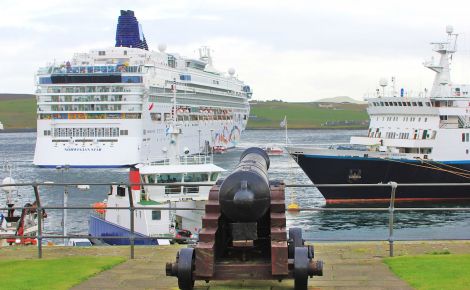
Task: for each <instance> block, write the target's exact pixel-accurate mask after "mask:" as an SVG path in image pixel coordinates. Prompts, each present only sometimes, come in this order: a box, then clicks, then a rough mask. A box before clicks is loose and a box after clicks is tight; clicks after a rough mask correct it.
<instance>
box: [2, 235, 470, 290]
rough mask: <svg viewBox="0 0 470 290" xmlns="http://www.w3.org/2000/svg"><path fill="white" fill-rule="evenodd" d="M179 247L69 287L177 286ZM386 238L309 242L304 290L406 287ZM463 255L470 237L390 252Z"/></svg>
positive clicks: (18, 253)
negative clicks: (312, 270)
mask: <svg viewBox="0 0 470 290" xmlns="http://www.w3.org/2000/svg"><path fill="white" fill-rule="evenodd" d="M181 247H185V246H183V245H171V246H157V247H155V246H141V247H136V249H135V259H133V260H132V259H129V260H127V261H126V262H124V263H123V264H120V265H118V266H116V267H114V268H112V269H110V270H107V271H105V272H102V273H100V274H98V275H97V276H95V277H92V278H90V279H88V280H87V281H84V282H83V283H81V284H80V285H77V286H75V287H74V288H72V289H75V290H82V289H83V290H84V289H165V290H167V289H178V287H177V285H178V284H177V279H176V278H174V277H167V276H166V275H165V263H166V262H169V261H173V260H174V259H175V255H176V252H177V251H178V249H180V248H181ZM388 249H389V247H388V243H386V242H357V243H318V242H317V243H315V255H316V256H318V258H320V259H322V260H323V261H324V262H325V267H324V276H323V277H314V278H312V279H309V289H374V290H375V289H412V288H411V287H410V286H409V285H407V284H406V283H405V282H404V281H402V280H400V279H399V278H398V277H396V276H395V275H394V274H393V273H392V272H391V271H390V270H389V269H388V267H387V265H385V264H384V263H383V262H382V259H383V258H386V257H388V256H389V252H388ZM443 251H446V252H450V253H452V254H463V253H469V252H470V241H446V242H441V241H432V242H429V241H427V242H396V245H395V256H403V255H420V254H433V253H440V252H443ZM78 255H80V256H83V255H90V256H124V257H128V256H129V247H127V246H103V247H89V248H79V247H61V246H48V247H44V259H47V258H57V257H65V256H78ZM35 256H36V248H35V247H8V248H3V249H2V251H1V252H0V259H12V258H15V259H31V258H35ZM195 289H198V290H222V289H227V290H233V289H251V290H254V289H260V290H267V289H270V290H287V289H293V281H292V280H286V281H283V282H281V283H279V282H278V281H226V282H225V281H224V282H220V281H217V282H215V281H214V282H210V283H208V284H206V283H205V282H204V281H197V282H196V284H195Z"/></svg>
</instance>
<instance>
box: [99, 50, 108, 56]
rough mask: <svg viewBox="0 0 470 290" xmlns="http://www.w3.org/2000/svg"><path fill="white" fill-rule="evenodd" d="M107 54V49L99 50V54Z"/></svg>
mask: <svg viewBox="0 0 470 290" xmlns="http://www.w3.org/2000/svg"><path fill="white" fill-rule="evenodd" d="M105 54H106V51H104V50H100V51H98V55H105Z"/></svg>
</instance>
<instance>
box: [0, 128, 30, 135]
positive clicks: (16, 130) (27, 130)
mask: <svg viewBox="0 0 470 290" xmlns="http://www.w3.org/2000/svg"><path fill="white" fill-rule="evenodd" d="M30 132H36V128H11V129H8V128H7V129H3V130H0V134H2V133H30Z"/></svg>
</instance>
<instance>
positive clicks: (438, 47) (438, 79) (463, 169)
mask: <svg viewBox="0 0 470 290" xmlns="http://www.w3.org/2000/svg"><path fill="white" fill-rule="evenodd" d="M457 36H458V35H457V34H454V33H453V28H452V27H451V26H448V27H447V39H446V40H445V41H443V42H434V43H432V45H433V48H434V51H435V52H437V53H438V54H439V55H440V59H439V62H438V63H436V62H435V61H434V59H431V60H430V61H426V62H424V66H425V67H427V68H429V69H431V70H432V71H434V72H435V73H436V74H435V78H434V83H433V86H432V89H431V90H430V92H428V91H427V90H425V91H424V92H423V93H421V94H420V95H418V96H413V95H411V94H407V93H406V92H405V91H404V89H400V92H399V93H398V92H397V91H396V90H395V84H394V79H392V86H391V88H387V87H388V84H387V80H381V82H380V85H381V86H382V88H383V89H382V90H377V95H376V96H375V97H373V98H369V99H368V108H367V112H368V114H369V117H370V127H369V130H368V132H367V136H357V137H351V140H350V144H351V146H350V148H346V149H345V148H342V149H345V150H340V149H339V148H332V149H330V148H328V149H326V148H304V147H297V146H291V147H289V148H288V151H289V153H290V155H291V156H292V157H293V158H294V159H295V160H296V162H297V163H298V164H299V166H300V167H301V168H302V169H303V171H304V172H305V173H306V174H307V175H308V177H309V178H310V179H311V180H312V182H314V183H317V184H347V183H351V184H362V183H364V184H377V183H388V182H392V181H393V182H397V183H399V184H404V183H467V182H470V95H469V92H470V85H468V84H455V83H452V82H451V78H450V62H451V60H452V55H453V54H454V53H455V52H456V43H457ZM320 192H321V193H322V194H323V196H324V197H325V199H326V202H327V203H335V202H336V203H339V202H357V201H387V200H389V199H390V196H391V189H390V187H384V188H378V187H349V188H344V187H342V188H320ZM396 198H397V200H405V201H406V200H418V201H424V200H451V201H461V200H470V188H469V187H468V186H447V187H445V186H437V185H436V186H426V187H419V186H413V187H411V186H408V187H406V186H402V187H400V186H399V187H398V189H397V191H396Z"/></svg>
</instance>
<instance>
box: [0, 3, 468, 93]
mask: <svg viewBox="0 0 470 290" xmlns="http://www.w3.org/2000/svg"><path fill="white" fill-rule="evenodd" d="M0 3H1V4H2V5H1V7H2V16H1V17H0V55H1V58H2V61H1V62H0V64H1V69H0V92H1V93H32V92H34V90H35V81H34V73H35V71H36V70H37V68H38V67H40V66H44V65H45V64H47V63H48V62H52V61H53V60H54V59H55V60H57V61H63V60H68V59H70V58H71V57H72V55H73V53H74V52H87V51H88V50H90V49H93V48H102V47H109V46H113V45H114V41H115V27H116V23H117V18H118V16H119V13H120V12H119V10H120V9H126V10H127V9H129V10H134V11H135V14H136V16H137V18H138V20H139V22H140V23H141V25H142V28H143V31H144V34H145V37H146V39H147V42H148V44H149V47H150V49H155V50H156V49H157V47H158V44H160V43H165V44H166V45H167V47H168V49H167V51H168V52H177V53H180V54H182V55H184V56H189V57H196V56H197V55H196V50H197V48H198V47H199V46H201V45H208V46H210V47H211V48H212V50H213V58H214V64H215V66H216V68H217V69H219V70H221V71H226V70H227V69H228V68H230V67H234V68H235V69H236V71H237V75H238V76H239V78H240V79H242V80H244V81H245V82H246V83H248V84H250V85H251V86H252V88H253V90H254V96H253V98H254V99H260V100H266V99H283V100H285V101H311V100H315V99H320V98H325V97H336V96H350V97H353V98H355V99H358V100H360V99H362V98H363V96H364V94H366V93H372V92H373V91H374V90H375V89H376V88H377V87H378V82H379V80H380V78H382V77H387V78H390V77H391V76H395V77H396V79H397V83H398V86H399V87H404V88H405V89H406V90H408V91H414V92H418V91H421V90H423V89H424V88H430V87H431V85H432V79H433V73H432V72H431V71H430V70H428V69H426V68H424V67H423V66H422V62H423V61H424V60H426V59H429V58H430V57H431V56H432V55H433V54H432V52H431V50H430V48H431V47H430V45H429V42H431V41H441V40H444V39H445V27H446V25H448V24H451V25H453V26H454V29H455V32H456V33H459V44H458V50H459V51H458V53H457V54H456V56H455V57H454V62H455V65H453V71H452V77H453V80H454V81H455V82H466V83H470V17H469V15H470V9H469V8H470V4H467V3H470V2H468V1H449V0H447V1H410V0H407V1H398V0H393V1H379V0H375V1H358V0H355V1H353V0H349V1H335V0H328V1H316V0H310V1H308V0H306V1H296V0H289V1H275V0H266V1H257V0H234V1H221V0H219V1H216V0H206V1H198V0H189V1H177V0H171V1H170V0H167V1H156V0H152V1H139V0H133V1H116V0H110V1H108V0H100V1H86V0H85V1H79V0H78V1H77V0H75V1H64V0H41V1H10V0H0Z"/></svg>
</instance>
